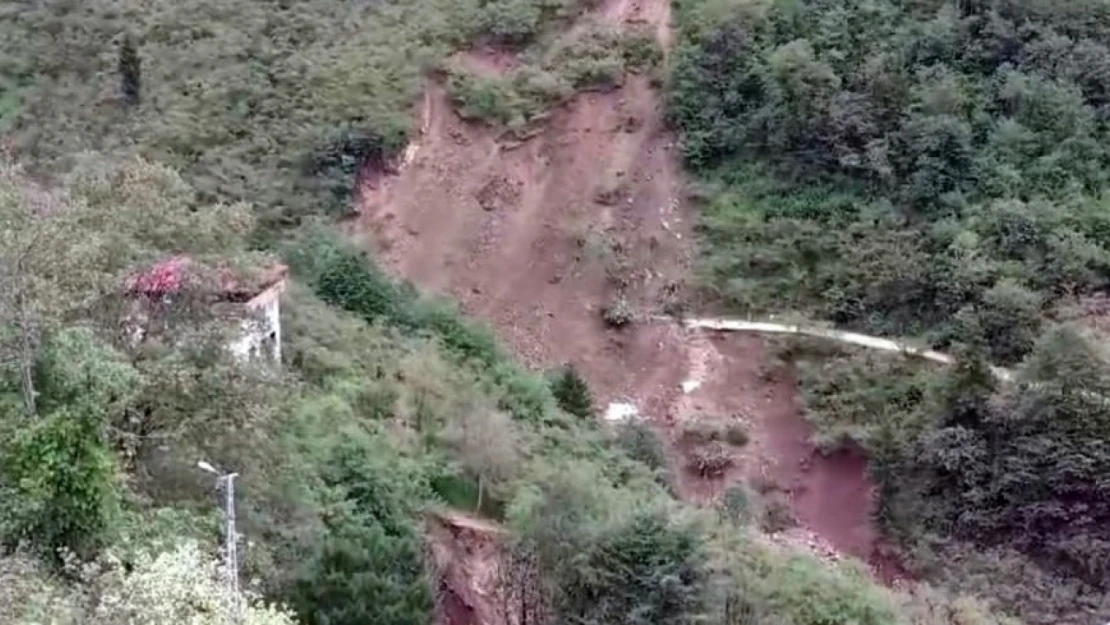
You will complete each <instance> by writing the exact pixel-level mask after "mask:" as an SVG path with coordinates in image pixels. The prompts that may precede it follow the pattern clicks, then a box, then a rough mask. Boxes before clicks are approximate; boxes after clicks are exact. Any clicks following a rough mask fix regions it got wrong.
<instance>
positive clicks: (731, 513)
mask: <svg viewBox="0 0 1110 625" xmlns="http://www.w3.org/2000/svg"><path fill="white" fill-rule="evenodd" d="M752 508H753V506H752V494H751V493H749V492H748V489H747V488H744V487H743V486H729V487H728V488H727V489H725V493H724V495H722V496H721V502H720V504H719V505H718V510H719V511H720V514H721V516H722V517H724V518H725V519H726V520H727V521H728V522H730V523H732V524H734V525H747V524H748V523H749V522H751V520H752Z"/></svg>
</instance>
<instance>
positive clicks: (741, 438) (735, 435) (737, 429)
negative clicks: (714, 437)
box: [725, 423, 750, 447]
mask: <svg viewBox="0 0 1110 625" xmlns="http://www.w3.org/2000/svg"><path fill="white" fill-rule="evenodd" d="M749 440H750V437H749V435H748V428H746V427H744V426H743V425H742V424H739V423H730V424H729V425H728V426H727V427H726V428H725V441H726V442H728V444H729V445H734V446H736V447H743V446H744V445H747V444H748V441H749Z"/></svg>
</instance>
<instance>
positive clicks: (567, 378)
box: [551, 365, 594, 420]
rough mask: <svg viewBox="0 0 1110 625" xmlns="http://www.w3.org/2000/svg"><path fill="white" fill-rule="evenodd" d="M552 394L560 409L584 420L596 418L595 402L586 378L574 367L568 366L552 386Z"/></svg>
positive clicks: (558, 375) (556, 377)
mask: <svg viewBox="0 0 1110 625" xmlns="http://www.w3.org/2000/svg"><path fill="white" fill-rule="evenodd" d="M551 394H552V395H554V396H555V401H556V402H558V404H559V407H560V408H562V409H563V410H565V411H566V412H569V413H570V414H572V415H575V416H577V417H581V418H583V419H591V420H592V419H593V418H594V400H593V396H592V395H591V394H590V387H589V385H588V384H586V380H585V378H583V377H582V376H581V375H579V373H578V371H577V370H576V369H575V368H574V366H573V365H566V366H565V367H563V369H562V371H561V372H559V373H558V374H557V375H556V376H555V379H554V381H553V382H552V384H551Z"/></svg>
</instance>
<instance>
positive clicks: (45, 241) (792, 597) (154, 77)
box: [0, 0, 1004, 625]
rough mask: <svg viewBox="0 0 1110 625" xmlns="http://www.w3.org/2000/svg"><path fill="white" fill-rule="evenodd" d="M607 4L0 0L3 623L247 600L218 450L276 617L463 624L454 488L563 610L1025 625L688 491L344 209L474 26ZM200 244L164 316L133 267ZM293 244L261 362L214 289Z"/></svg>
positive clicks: (481, 36)
mask: <svg viewBox="0 0 1110 625" xmlns="http://www.w3.org/2000/svg"><path fill="white" fill-rule="evenodd" d="M583 8H584V5H581V4H579V3H575V2H570V1H565V0H491V1H488V2H471V1H463V2H457V1H451V2H446V1H441V0H419V1H417V2H407V1H406V2H400V1H392V0H383V1H381V2H362V1H354V0H352V1H343V2H341V1H334V0H220V1H218V2H217V1H214V0H173V1H171V0H143V1H139V0H81V1H78V0H47V1H44V2H11V3H7V4H6V5H5V6H4V7H3V8H2V9H0V132H2V137H0V146H2V154H3V158H4V161H3V168H2V175H0V308H2V310H3V315H2V317H0V318H2V319H3V322H2V324H0V329H2V332H0V353H2V357H0V497H2V499H3V501H4V506H3V510H2V511H0V544H2V545H3V547H4V551H3V555H2V556H0V615H3V616H2V618H0V620H2V621H3V622H5V623H6V622H13V623H20V624H31V623H44V622H49V623H62V624H68V623H73V624H77V623H90V622H97V623H105V624H107V625H113V624H117V623H118V624H121V625H122V624H124V623H139V622H141V623H153V624H159V625H170V624H171V623H172V624H175V625H176V624H178V623H183V622H188V623H198V624H204V625H208V624H213V625H214V624H216V623H224V622H228V621H229V620H231V617H232V615H233V613H234V611H235V606H236V603H237V602H238V601H237V599H238V597H235V596H233V595H231V594H230V593H229V592H228V591H227V590H226V589H225V588H224V586H223V585H222V584H221V583H220V582H221V580H220V576H221V575H222V571H221V569H220V567H219V565H218V562H219V552H218V545H219V543H220V533H221V521H222V520H221V518H220V514H219V510H218V501H219V497H218V496H217V494H216V492H215V491H214V489H213V486H214V485H213V480H212V476H210V475H208V474H205V473H203V472H201V471H200V470H199V469H198V468H197V461H198V460H204V461H206V462H209V463H211V464H213V465H215V466H217V467H219V468H221V469H223V470H227V471H237V472H238V473H239V474H240V477H239V481H238V482H237V493H238V500H237V502H238V503H237V511H238V516H239V531H240V532H241V534H242V540H241V542H240V549H241V557H242V559H243V562H242V569H243V571H242V580H243V583H244V585H245V586H246V587H247V593H246V594H247V597H246V599H247V604H246V606H245V609H244V610H243V617H244V619H245V620H244V622H245V623H247V624H249V625H288V624H290V623H303V624H305V625H313V624H317V625H325V624H326V625H356V624H358V625H364V624H367V623H369V624H375V623H381V624H383V625H385V624H389V625H404V624H418V623H420V624H423V623H430V622H433V621H434V620H436V619H437V618H439V617H440V615H437V605H439V604H440V601H439V599H440V598H441V597H439V594H440V593H441V592H442V591H443V586H442V584H441V583H440V580H439V579H438V577H437V576H438V574H439V573H438V571H436V570H435V567H434V566H433V565H432V563H431V562H429V558H428V557H427V551H428V549H427V548H428V545H427V542H426V536H425V519H426V516H427V515H428V514H436V513H438V512H442V511H443V510H445V509H454V510H463V511H466V512H469V513H474V514H479V515H483V516H485V517H487V518H489V519H490V520H492V521H494V522H499V523H501V524H502V525H503V526H504V527H505V528H506V529H507V530H508V531H507V533H506V538H505V542H506V545H505V548H506V549H507V550H510V551H511V552H512V553H513V554H514V556H513V558H512V560H510V562H520V563H523V564H522V565H521V566H522V568H520V569H519V570H517V569H513V570H512V573H513V574H512V575H509V576H508V577H509V578H511V580H512V581H513V583H515V584H517V586H515V587H513V588H512V591H513V592H515V593H517V595H518V596H523V597H530V598H531V599H529V600H528V601H527V603H526V605H525V611H524V612H523V615H525V616H527V617H528V620H529V622H532V623H581V624H583V625H585V624H591V625H611V624H615V623H626V624H629V625H633V624H641V623H652V624H656V625H658V624H665V623H670V624H685V623H721V624H728V625H741V624H744V625H751V624H753V623H765V624H772V623H773V624H792V625H830V624H843V625H849V624H852V625H886V624H888V623H892V622H893V623H906V624H913V625H934V624H937V625H939V624H947V623H962V624H968V625H970V624H980V623H998V622H1004V621H1002V620H1000V619H998V618H997V617H995V616H993V615H992V614H991V613H990V612H989V611H988V610H987V609H986V608H985V607H984V606H983V605H981V604H979V603H976V602H974V601H972V600H970V599H966V598H957V599H950V598H949V597H948V595H947V594H945V593H943V592H940V591H934V590H931V589H929V588H927V587H922V588H921V589H920V590H918V591H916V592H915V593H914V594H913V595H908V594H901V593H895V592H892V591H888V590H886V589H883V588H881V587H879V586H877V585H876V584H875V583H874V582H873V581H872V580H871V579H870V578H869V577H867V576H866V575H865V574H864V573H863V572H861V571H859V570H857V569H856V568H854V567H852V566H850V565H833V564H828V563H822V562H818V561H817V560H815V559H813V558H812V557H810V556H807V555H802V554H796V553H793V552H788V551H784V550H780V549H777V548H771V547H769V546H767V545H766V544H765V543H764V542H762V540H761V539H760V538H759V536H758V533H757V531H756V530H755V529H754V528H752V527H750V526H749V525H747V521H746V519H745V518H744V517H743V516H738V515H731V516H730V515H726V514H723V513H722V514H721V515H716V514H713V513H712V512H707V511H700V512H699V511H694V510H692V509H690V508H687V507H685V506H683V505H681V504H680V503H678V502H677V501H675V500H674V499H673V498H672V497H671V496H670V495H669V494H668V491H667V489H666V488H665V487H664V486H663V485H662V484H660V482H661V481H663V482H665V473H666V471H665V469H664V468H663V467H662V466H661V463H660V457H659V452H658V444H657V443H658V442H657V441H655V440H654V439H653V438H652V437H651V435H650V433H647V432H642V431H641V432H638V433H635V435H632V436H626V435H622V436H620V437H615V436H611V435H610V433H609V432H607V431H606V430H603V429H602V428H601V427H599V426H598V425H597V424H596V423H595V422H594V421H593V420H592V419H590V418H589V415H590V413H591V412H592V407H591V406H589V403H590V402H589V401H588V392H586V391H587V390H588V389H583V388H582V385H581V384H580V381H577V380H574V379H573V376H571V374H570V373H569V372H564V373H563V375H561V376H558V375H557V376H553V379H555V380H556V382H555V383H554V386H555V391H554V392H553V390H552V384H551V382H549V380H548V379H546V378H545V377H543V376H541V375H539V374H538V373H533V372H528V371H524V370H523V369H521V368H520V367H519V366H518V365H517V364H515V363H514V362H513V360H512V359H511V357H510V356H509V355H507V354H505V353H504V352H503V351H502V350H501V349H500V348H499V347H498V345H497V344H496V342H495V341H494V340H493V338H492V336H491V335H490V333H489V332H487V331H486V330H485V329H483V328H481V327H477V326H475V325H474V324H472V323H470V322H468V321H466V320H464V319H463V318H461V317H460V316H459V315H458V314H457V313H456V312H455V311H454V309H453V308H452V306H451V305H450V304H448V303H445V302H440V301H433V300H429V299H426V298H424V297H422V296H420V295H419V294H418V293H416V292H415V290H414V289H413V288H411V287H410V286H408V285H404V284H400V283H397V282H395V281H393V280H391V279H390V278H388V277H387V276H385V275H384V274H382V273H381V272H380V271H379V270H378V269H377V268H376V267H375V266H374V264H373V262H372V261H371V260H370V259H368V258H366V257H365V255H364V254H363V253H362V252H360V251H358V250H354V249H351V248H350V247H348V246H346V245H345V244H344V243H343V242H342V241H341V240H340V239H339V238H337V236H336V234H335V232H334V230H333V229H332V227H331V225H330V224H328V223H327V221H326V220H321V219H318V217H319V216H323V215H335V214H336V213H342V212H345V211H347V210H349V206H350V198H351V196H352V192H353V190H354V189H355V185H356V182H357V181H356V177H357V175H358V174H359V173H361V172H362V171H366V169H367V168H368V169H371V170H376V169H381V168H383V166H384V164H385V162H386V161H388V159H389V157H390V156H391V155H392V153H393V152H394V151H395V150H397V149H398V148H399V147H400V146H401V145H403V143H404V140H405V138H406V136H407V134H408V133H409V132H410V130H411V128H410V124H411V118H410V113H411V108H412V105H413V103H414V101H415V100H416V99H417V95H418V92H419V91H420V89H421V86H422V82H423V80H424V73H425V70H427V69H430V68H431V67H433V66H436V65H438V63H439V61H440V60H441V59H442V58H443V57H444V56H445V55H447V54H448V53H449V52H450V51H451V50H453V49H455V48H456V47H458V46H462V45H465V44H467V43H469V42H472V41H476V40H477V41H482V40H485V41H497V42H500V43H503V44H507V45H513V46H528V45H530V42H531V41H532V40H533V38H538V37H541V36H548V35H549V34H550V33H552V32H555V30H556V29H560V28H562V27H563V26H565V24H566V23H567V22H568V20H571V19H573V18H574V17H576V16H577V14H578V13H579V12H580V11H581V10H582V9H583ZM602 41H608V40H605V39H603V40H602ZM596 47H597V46H594V49H596ZM590 49H591V48H587V51H589V50H590ZM632 49H635V47H633V48H632ZM602 52H603V51H597V54H596V55H593V56H591V55H590V54H587V55H586V57H588V58H578V57H575V58H578V60H579V61H581V62H582V67H585V68H587V69H588V68H589V65H590V64H589V63H588V62H587V61H589V60H590V58H601V59H602V60H604V59H605V58H609V57H608V56H607V54H602ZM641 52H642V51H641ZM591 54H592V53H591ZM642 54H643V56H644V57H645V58H647V57H650V56H651V53H650V52H642ZM571 57H574V55H571ZM640 57H641V53H639V52H637V53H632V52H628V53H625V52H622V58H623V59H624V62H627V63H631V62H637V63H638V62H640V61H639V59H640ZM571 60H574V59H573V58H572V59H571ZM551 62H552V63H554V62H557V60H552V61H551ZM583 80H584V81H585V79H583ZM585 82H587V83H588V82H590V81H585ZM572 83H574V86H576V87H577V86H583V85H580V84H578V81H577V80H574V81H572ZM510 121H511V120H510ZM185 255H187V256H188V257H189V258H191V259H192V260H193V263H192V265H191V266H190V267H191V268H190V273H189V274H188V276H187V279H185V280H183V282H182V284H181V285H179V286H180V289H179V290H178V292H177V294H176V295H175V296H174V297H173V298H172V299H171V301H170V302H168V304H170V305H167V302H166V301H165V300H164V299H159V298H152V299H151V301H149V302H147V304H148V305H150V306H151V309H152V310H154V311H156V312H157V313H158V314H157V324H154V325H153V326H151V327H152V330H151V331H149V332H147V333H146V334H145V335H144V336H142V337H137V336H136V334H135V333H134V332H132V331H130V330H129V329H128V327H127V324H125V323H123V321H124V319H125V318H126V317H127V315H128V313H129V311H130V310H131V308H130V305H131V304H130V303H129V302H128V300H127V299H126V298H125V297H124V295H125V291H126V290H127V287H126V285H127V284H128V283H129V281H130V280H131V278H133V277H134V276H135V275H136V273H137V272H139V271H141V270H143V269H144V268H147V267H149V266H150V265H151V263H155V262H157V261H160V260H164V259H165V258H167V257H170V256H174V257H180V256H185ZM278 260H282V261H284V262H285V263H288V264H289V265H290V267H291V268H292V271H293V274H292V279H291V283H290V286H289V290H288V292H287V293H286V295H285V299H284V303H283V308H282V315H283V324H282V334H283V337H284V338H283V364H282V366H281V367H273V366H267V365H266V363H261V362H255V363H244V362H239V361H237V360H235V359H234V358H232V357H231V356H230V354H229V353H228V352H227V350H225V349H223V346H224V345H226V342H227V340H228V338H229V336H228V333H229V332H230V331H232V330H234V329H235V328H236V327H237V325H238V322H239V321H240V319H237V318H235V317H234V316H233V315H228V314H227V311H226V310H224V309H222V308H220V307H215V306H212V303H213V302H212V293H213V291H214V290H216V289H218V288H221V287H222V286H223V285H226V277H227V275H228V274H229V272H231V273H234V272H240V271H249V270H250V269H252V268H257V267H259V266H264V265H266V264H268V263H272V262H275V261H278ZM229 317H230V318H229ZM568 380H569V381H568ZM568 411H573V412H574V413H577V414H572V413H571V412H568ZM583 415H585V418H584V417H583ZM729 519H732V521H730V520H729Z"/></svg>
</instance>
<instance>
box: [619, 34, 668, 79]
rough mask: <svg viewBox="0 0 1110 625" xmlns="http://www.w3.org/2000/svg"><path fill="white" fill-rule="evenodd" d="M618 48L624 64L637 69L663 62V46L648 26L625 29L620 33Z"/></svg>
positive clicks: (649, 68)
mask: <svg viewBox="0 0 1110 625" xmlns="http://www.w3.org/2000/svg"><path fill="white" fill-rule="evenodd" d="M620 48H621V57H622V58H623V59H624V64H625V66H626V67H629V68H632V69H634V70H637V71H647V70H651V69H653V68H654V67H656V66H657V65H659V64H660V63H662V62H663V48H662V46H660V45H659V40H658V39H656V38H655V33H654V32H652V31H651V29H648V28H630V29H628V30H626V31H625V32H624V33H623V34H622V35H621V39H620Z"/></svg>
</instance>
